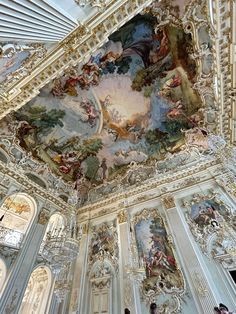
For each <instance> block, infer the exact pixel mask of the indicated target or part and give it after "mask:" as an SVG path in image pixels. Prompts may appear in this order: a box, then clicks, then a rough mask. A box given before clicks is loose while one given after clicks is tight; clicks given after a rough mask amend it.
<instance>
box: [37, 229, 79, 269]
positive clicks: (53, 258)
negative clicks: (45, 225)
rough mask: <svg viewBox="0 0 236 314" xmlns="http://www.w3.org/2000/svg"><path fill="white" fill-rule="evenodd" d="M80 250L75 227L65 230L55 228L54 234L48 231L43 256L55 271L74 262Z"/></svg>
mask: <svg viewBox="0 0 236 314" xmlns="http://www.w3.org/2000/svg"><path fill="white" fill-rule="evenodd" d="M78 252H79V240H78V239H77V234H76V232H75V230H74V229H72V230H67V231H65V232H63V231H62V230H61V229H58V230H57V229H55V230H54V232H53V234H52V233H51V232H50V231H49V232H48V233H47V237H46V241H45V244H44V247H43V250H42V253H41V254H42V257H43V258H44V259H46V260H47V261H48V262H49V263H50V265H51V266H52V267H53V268H54V270H55V271H60V269H61V268H62V267H63V265H65V264H66V263H70V262H72V261H73V260H74V259H75V258H76V256H77V254H78Z"/></svg>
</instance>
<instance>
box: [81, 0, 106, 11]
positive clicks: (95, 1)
mask: <svg viewBox="0 0 236 314" xmlns="http://www.w3.org/2000/svg"><path fill="white" fill-rule="evenodd" d="M75 2H76V3H77V4H78V5H79V6H81V7H84V6H86V5H90V6H92V7H97V8H99V9H102V10H104V9H105V8H106V2H107V1H106V0H75Z"/></svg>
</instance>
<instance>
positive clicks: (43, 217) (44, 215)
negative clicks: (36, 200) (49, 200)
mask: <svg viewBox="0 0 236 314" xmlns="http://www.w3.org/2000/svg"><path fill="white" fill-rule="evenodd" d="M49 218H50V211H49V210H48V209H46V208H42V209H41V211H40V213H39V215H38V223H39V224H40V225H46V224H47V223H48V220H49Z"/></svg>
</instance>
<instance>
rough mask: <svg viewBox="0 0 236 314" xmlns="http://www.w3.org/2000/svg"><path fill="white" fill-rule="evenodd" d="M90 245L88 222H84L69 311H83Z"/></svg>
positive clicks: (73, 269)
mask: <svg viewBox="0 0 236 314" xmlns="http://www.w3.org/2000/svg"><path fill="white" fill-rule="evenodd" d="M87 246H88V224H84V225H83V228H82V237H81V240H80V248H79V255H78V257H77V259H76V261H75V265H74V267H72V272H73V283H72V291H71V299H70V307H69V313H73V314H74V313H82V305H83V303H82V299H83V287H84V284H85V276H86V269H87V265H86V261H87Z"/></svg>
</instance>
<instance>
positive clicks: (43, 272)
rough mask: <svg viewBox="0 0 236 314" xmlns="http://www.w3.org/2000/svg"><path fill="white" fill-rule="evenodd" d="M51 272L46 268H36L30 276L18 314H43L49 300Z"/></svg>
mask: <svg viewBox="0 0 236 314" xmlns="http://www.w3.org/2000/svg"><path fill="white" fill-rule="evenodd" d="M51 284H52V275H51V271H50V269H49V268H48V267H46V266H39V267H37V268H36V269H35V270H34V271H33V272H32V274H31V276H30V279H29V282H28V285H27V288H26V290H25V294H24V297H23V300H22V304H21V307H20V310H19V314H29V313H34V314H45V313H47V312H48V309H49V305H50V299H51V293H50V292H51Z"/></svg>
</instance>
